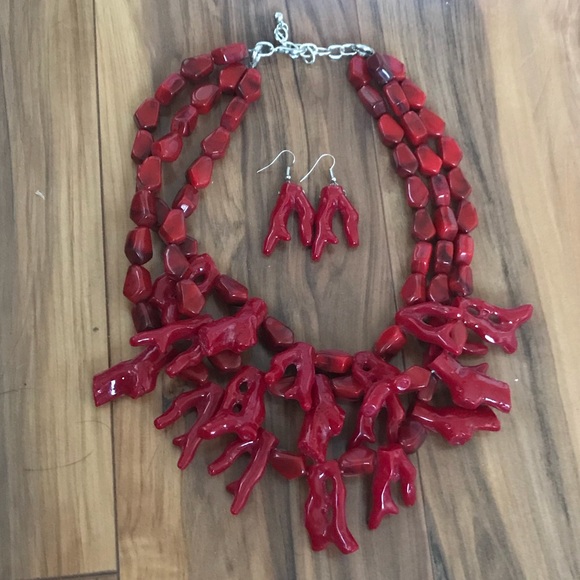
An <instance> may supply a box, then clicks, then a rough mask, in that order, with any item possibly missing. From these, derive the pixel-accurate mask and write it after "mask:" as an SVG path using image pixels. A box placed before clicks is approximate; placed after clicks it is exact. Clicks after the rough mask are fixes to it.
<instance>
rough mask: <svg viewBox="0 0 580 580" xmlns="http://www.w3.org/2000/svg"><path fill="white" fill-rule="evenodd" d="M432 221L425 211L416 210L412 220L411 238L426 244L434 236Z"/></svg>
mask: <svg viewBox="0 0 580 580" xmlns="http://www.w3.org/2000/svg"><path fill="white" fill-rule="evenodd" d="M435 233H436V230H435V225H434V224H433V220H432V219H431V216H430V215H429V212H428V211H427V210H426V209H418V210H417V211H416V212H415V216H414V218H413V236H415V238H416V239H417V240H419V241H423V242H428V241H429V240H430V239H431V238H433V237H434V236H435Z"/></svg>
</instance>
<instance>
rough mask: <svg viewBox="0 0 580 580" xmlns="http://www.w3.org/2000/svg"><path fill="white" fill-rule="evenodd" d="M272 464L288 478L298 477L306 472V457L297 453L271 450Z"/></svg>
mask: <svg viewBox="0 0 580 580" xmlns="http://www.w3.org/2000/svg"><path fill="white" fill-rule="evenodd" d="M270 465H271V466H272V467H273V468H274V469H275V470H276V471H278V472H279V473H281V474H282V475H283V476H284V477H285V478H286V479H296V478H297V477H301V476H302V475H305V474H306V466H305V465H304V458H303V457H302V455H298V454H297V453H289V452H287V451H280V450H279V449H272V451H271V452H270Z"/></svg>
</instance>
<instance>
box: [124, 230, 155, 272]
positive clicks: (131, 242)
mask: <svg viewBox="0 0 580 580" xmlns="http://www.w3.org/2000/svg"><path fill="white" fill-rule="evenodd" d="M125 256H127V259H128V260H129V262H131V264H146V263H147V262H148V261H149V260H150V259H151V258H152V257H153V244H152V241H151V230H150V229H149V228H144V227H139V228H135V229H134V230H131V231H130V232H129V233H128V234H127V240H126V241H125Z"/></svg>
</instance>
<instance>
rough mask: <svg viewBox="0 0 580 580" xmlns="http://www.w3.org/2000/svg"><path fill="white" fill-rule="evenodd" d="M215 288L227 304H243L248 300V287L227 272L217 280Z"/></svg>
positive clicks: (219, 296)
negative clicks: (227, 274)
mask: <svg viewBox="0 0 580 580" xmlns="http://www.w3.org/2000/svg"><path fill="white" fill-rule="evenodd" d="M214 290H215V292H216V294H217V295H218V298H219V299H220V300H221V301H222V302H224V303H225V304H231V305H233V306H242V305H243V304H245V303H246V302H247V301H248V289H247V288H246V287H245V286H244V285H243V284H242V283H241V282H238V281H237V280H234V279H233V278H230V276H226V275H225V274H222V275H221V276H219V278H218V279H217V280H216V282H215V286H214Z"/></svg>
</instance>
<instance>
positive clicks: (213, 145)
mask: <svg viewBox="0 0 580 580" xmlns="http://www.w3.org/2000/svg"><path fill="white" fill-rule="evenodd" d="M229 144H230V132H229V131H228V130H227V129H224V128H223V127H218V128H217V129H216V130H215V131H212V132H211V133H210V134H209V135H208V136H207V137H206V138H205V139H204V140H203V141H202V142H201V148H202V150H203V152H204V153H205V154H206V155H207V156H208V157H210V158H211V159H222V158H223V157H224V156H225V154H226V151H227V149H228V145H229Z"/></svg>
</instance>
